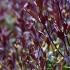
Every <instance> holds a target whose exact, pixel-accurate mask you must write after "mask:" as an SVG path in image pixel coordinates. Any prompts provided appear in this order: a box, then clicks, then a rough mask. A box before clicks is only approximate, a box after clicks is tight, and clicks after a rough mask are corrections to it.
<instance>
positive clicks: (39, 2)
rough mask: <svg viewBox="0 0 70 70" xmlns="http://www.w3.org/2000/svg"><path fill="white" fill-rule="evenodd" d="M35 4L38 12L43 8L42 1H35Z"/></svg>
mask: <svg viewBox="0 0 70 70" xmlns="http://www.w3.org/2000/svg"><path fill="white" fill-rule="evenodd" d="M36 4H37V6H38V7H39V11H41V10H42V7H43V0H36Z"/></svg>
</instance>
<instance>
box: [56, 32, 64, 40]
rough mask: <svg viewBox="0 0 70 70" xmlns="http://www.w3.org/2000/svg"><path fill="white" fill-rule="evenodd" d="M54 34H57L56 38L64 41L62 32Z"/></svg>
mask: <svg viewBox="0 0 70 70" xmlns="http://www.w3.org/2000/svg"><path fill="white" fill-rule="evenodd" d="M56 33H57V36H58V37H59V38H60V39H61V40H63V41H64V33H63V32H60V31H58V32H56Z"/></svg>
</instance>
